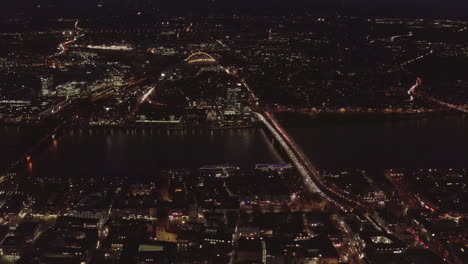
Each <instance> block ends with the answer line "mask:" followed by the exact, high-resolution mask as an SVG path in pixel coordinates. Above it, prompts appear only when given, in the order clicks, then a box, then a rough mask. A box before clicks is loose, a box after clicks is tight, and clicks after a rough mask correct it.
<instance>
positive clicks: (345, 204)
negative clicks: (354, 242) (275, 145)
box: [255, 111, 370, 211]
mask: <svg viewBox="0 0 468 264" xmlns="http://www.w3.org/2000/svg"><path fill="white" fill-rule="evenodd" d="M255 115H256V117H257V119H258V120H260V121H261V122H262V123H263V124H264V125H265V127H266V128H267V129H268V130H269V131H270V132H271V133H272V135H273V136H274V137H275V139H276V140H277V141H278V142H279V143H280V144H281V147H282V148H283V149H284V150H285V152H286V153H287V155H288V157H289V158H290V159H291V161H292V162H293V164H294V166H295V167H296V168H297V170H298V172H299V173H300V174H301V176H302V178H303V181H304V183H305V185H306V187H307V188H308V189H309V191H311V192H314V193H317V194H319V195H320V196H322V197H323V198H325V199H326V200H328V201H330V202H331V203H333V204H335V205H336V206H338V207H339V208H340V209H341V210H343V211H353V210H358V209H359V210H363V211H368V210H369V209H370V208H369V206H367V205H364V204H362V203H361V202H359V201H357V199H355V198H354V197H351V196H350V195H348V194H343V193H341V192H340V191H339V190H335V189H332V188H330V187H328V186H326V185H325V184H324V183H323V182H322V180H321V176H320V173H319V172H318V171H317V169H315V167H314V166H313V165H312V163H311V162H310V160H309V159H308V158H307V156H306V155H305V154H304V152H303V151H302V150H301V149H300V147H299V146H298V145H297V144H296V143H295V142H294V140H293V139H292V138H291V137H290V136H289V135H288V133H287V132H286V131H285V130H284V129H283V128H282V126H281V125H280V124H279V122H278V121H277V120H276V118H275V117H274V116H273V115H272V114H271V113H270V112H268V111H263V112H262V113H260V112H255Z"/></svg>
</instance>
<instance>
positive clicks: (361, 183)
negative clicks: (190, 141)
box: [0, 0, 468, 264]
mask: <svg viewBox="0 0 468 264" xmlns="http://www.w3.org/2000/svg"><path fill="white" fill-rule="evenodd" d="M91 2H92V3H91ZM127 2H128V3H127V4H129V5H128V6H126V8H122V10H120V9H119V10H118V11H116V12H115V13H112V12H111V10H112V9H113V8H116V9H117V8H118V7H117V6H113V5H111V4H109V1H104V0H97V1H86V8H89V14H88V15H82V14H80V15H68V14H69V13H70V10H68V11H67V15H57V14H56V13H55V12H57V10H60V8H61V7H60V6H56V4H54V3H55V2H54V1H36V2H35V3H34V4H33V5H30V6H28V8H27V9H25V11H24V10H23V11H16V12H18V13H15V14H14V15H13V14H9V15H6V16H3V17H1V19H0V47H1V48H0V122H1V125H0V127H1V129H3V130H9V129H14V130H15V131H16V132H15V133H20V132H18V131H20V130H21V129H34V131H35V132H34V136H32V137H31V138H29V137H28V139H26V136H25V137H24V139H22V141H27V142H26V143H23V144H22V146H23V147H22V148H21V150H18V151H16V150H15V151H14V153H15V154H14V155H13V154H9V153H11V152H8V151H12V150H11V149H8V148H9V147H8V146H9V145H8V144H7V143H5V147H3V146H2V148H4V149H5V150H4V151H5V152H2V154H1V155H0V157H2V159H3V157H4V156H5V161H0V165H1V167H0V173H1V174H0V263H67V264H73V263H79V264H83V263H90V264H94V263H98V264H99V263H108V264H112V263H116V264H117V263H142V264H143V263H145V264H146V263H272V264H273V263H330V264H331V263H378V264H381V263H382V264H385V263H389V264H390V263H408V264H410V263H413V264H422V263H424V264H426V263H428V264H431V263H434V264H438V263H449V264H462V263H468V256H467V254H468V222H467V217H468V203H467V200H468V199H467V198H468V186H467V182H468V181H467V177H468V171H467V170H468V167H450V166H449V167H442V168H439V167H437V166H433V164H427V166H426V167H422V168H390V167H387V168H385V170H383V171H381V172H379V173H374V172H372V171H368V170H367V169H364V168H362V169H357V168H341V167H339V166H336V167H323V166H316V165H315V164H314V160H313V159H312V158H311V155H310V153H309V151H306V150H305V149H303V148H302V146H301V144H299V143H298V142H296V139H295V138H294V137H293V134H294V133H291V131H290V130H289V129H288V128H289V126H288V124H289V123H309V122H313V121H314V120H316V119H321V118H322V119H323V118H325V119H331V120H335V121H333V122H341V121H340V120H342V119H343V118H348V117H358V118H376V119H383V118H403V119H418V120H419V119H427V118H431V117H433V116H438V117H440V116H442V117H443V118H445V117H453V116H455V117H457V118H460V120H462V121H461V122H465V123H466V121H465V118H466V113H467V112H468V89H467V87H468V78H467V77H468V76H467V75H466V69H467V65H468V29H467V28H468V20H466V19H455V18H453V19H452V18H451V19H447V18H444V19H442V18H412V17H407V16H406V17H404V18H395V17H389V16H378V17H370V16H352V15H348V14H339V13H337V12H332V13H331V14H329V13H327V14H326V15H325V14H323V15H317V14H312V13H301V14H289V13H288V14H281V15H276V14H268V15H253V14H248V13H247V12H246V13H239V14H229V15H228V14H220V13H216V12H215V11H216V8H215V6H216V1H208V2H209V3H210V4H208V6H209V7H210V8H212V9H209V10H208V12H207V14H206V15H198V14H190V15H183V16H182V15H168V14H164V13H163V12H162V11H160V10H159V9H157V8H156V7H155V6H154V5H152V4H151V1H127ZM122 3H123V2H122ZM77 8H78V7H77ZM123 9H125V11H123ZM12 10H13V9H12ZM14 10H16V9H14ZM19 10H21V9H19ZM41 12H43V13H44V15H40V16H39V15H32V14H38V13H41ZM45 13H48V14H49V13H52V14H53V15H45ZM21 131H22V130H21ZM233 131H234V132H233ZM236 131H237V132H238V131H247V133H253V134H255V135H257V134H258V135H257V136H259V137H262V138H263V139H264V141H265V145H266V146H268V149H269V151H270V152H271V153H273V154H271V155H273V156H274V161H273V160H270V161H268V162H265V160H266V159H265V158H264V157H261V156H260V155H261V154H260V155H259V156H255V155H256V154H250V153H245V154H243V155H245V156H246V159H249V162H250V163H254V164H255V165H254V166H251V167H243V166H241V164H232V161H230V160H227V162H226V163H229V164H216V162H215V161H212V162H207V163H206V164H202V165H197V166H193V165H188V164H184V163H183V162H180V164H177V166H173V165H170V166H167V167H160V169H159V170H154V171H153V170H151V171H150V174H151V175H150V176H149V177H147V176H142V175H139V172H138V171H135V170H130V169H129V170H128V171H124V172H116V173H115V174H112V175H109V174H108V173H101V170H100V169H99V168H101V167H103V166H108V165H106V164H108V163H106V158H108V157H109V156H112V155H121V156H119V158H118V159H119V163H126V162H130V160H138V159H142V160H148V158H147V157H143V155H142V156H141V157H136V156H131V155H130V154H128V155H126V154H125V153H122V151H121V150H119V151H120V152H117V153H118V154H114V153H111V154H109V153H110V152H112V151H114V150H113V148H115V144H117V145H118V144H119V141H117V142H110V141H109V142H106V143H105V145H106V147H105V148H106V151H107V154H106V156H103V157H102V160H101V159H99V160H95V164H94V165H93V166H92V169H93V170H95V171H96V172H95V173H93V174H91V173H89V170H83V171H81V170H78V171H72V170H73V169H69V173H70V174H69V175H66V174H60V175H56V174H53V173H50V174H47V173H41V172H40V171H44V165H41V164H44V163H46V159H48V158H47V155H48V154H47V155H46V153H49V152H54V153H57V154H55V155H56V156H54V157H55V159H57V161H55V160H53V159H52V161H50V162H51V163H48V164H54V163H55V162H57V163H58V160H61V158H57V157H59V156H60V155H63V154H60V146H61V145H63V142H64V141H65V140H67V138H68V139H69V138H72V139H71V140H72V141H73V140H74V139H73V138H74V137H75V135H83V134H89V135H122V133H124V134H125V133H126V134H127V135H128V134H129V135H132V136H134V135H137V136H135V137H138V138H140V137H141V138H158V137H164V138H165V140H167V141H170V142H172V141H171V140H170V138H171V137H174V136H175V137H176V138H178V139H181V140H182V139H183V138H187V137H189V136H190V137H197V135H210V139H211V140H214V139H213V137H215V136H216V135H225V134H228V133H237V132H236ZM2 135H3V134H2ZM194 135H195V136H194ZM213 135H215V136H213ZM346 136H347V135H343V137H346ZM201 137H204V136H200V138H201ZM109 138H110V137H108V138H107V139H106V140H108V139H109ZM117 139H119V136H117ZM195 140H197V139H195ZM349 140H350V141H352V140H353V139H352V138H350V139H349ZM434 140H437V139H434ZM465 140H466V139H465ZM6 141H8V139H7V140H6ZM122 142H123V141H122ZM142 142H146V141H143V140H142ZM226 142H227V140H225V143H221V144H225V145H222V146H221V149H222V151H226V152H229V151H230V150H229V146H227V145H228V143H226ZM465 142H466V141H465ZM2 144H3V143H2ZM86 144H87V143H84V146H82V147H83V148H82V150H83V153H79V154H77V155H76V156H73V158H72V157H65V158H66V159H69V160H70V159H74V160H73V161H72V162H74V163H77V164H80V163H81V162H82V161H81V158H80V157H79V156H82V158H83V159H84V158H85V157H84V156H88V155H90V156H93V157H94V155H93V153H89V152H92V150H91V149H90V150H84V149H86V147H90V145H91V143H89V145H86ZM112 144H114V145H112ZM140 144H142V145H144V144H145V143H141V142H140ZM170 144H173V143H168V145H164V146H168V148H171V145H170ZM230 144H231V143H230ZM246 144H248V143H246V141H245V140H244V141H242V140H239V141H238V142H236V143H234V144H231V145H240V146H242V147H244V145H246ZM428 144H429V143H428ZM158 147H159V146H158ZM11 148H15V149H16V148H19V147H17V146H14V147H11ZM161 148H163V144H161ZM224 148H226V149H227V150H225V149H224ZM245 149H247V147H246V148H245ZM164 151H167V153H168V154H167V157H166V158H167V160H171V159H175V156H182V157H185V159H186V160H190V159H191V158H190V157H192V156H190V155H189V154H188V153H196V154H195V155H200V156H203V155H206V154H207V153H208V152H210V150H208V148H207V149H205V150H204V149H203V147H202V148H201V149H190V147H188V146H186V148H185V149H184V150H183V151H180V152H178V153H176V154H171V153H172V152H171V150H169V149H167V150H164ZM3 153H6V154H3ZM458 154H459V155H460V156H466V152H465V153H458ZM171 155H172V156H171ZM214 155H220V156H222V155H226V154H223V153H219V154H216V153H215V154H214ZM76 157H78V158H76ZM442 157H443V154H442ZM116 159H117V158H115V157H114V159H113V160H114V161H115V160H116ZM350 159H352V157H350ZM252 160H253V161H252ZM152 162H156V161H155V160H150V161H148V163H152ZM168 163H169V161H168ZM171 164H173V163H171ZM190 164H192V163H190ZM466 165H468V164H466ZM41 166H42V167H41ZM51 166H61V165H59V164H54V165H51ZM83 166H84V165H83ZM38 168H41V169H38ZM77 168H79V166H78V167H77ZM158 168H159V167H158ZM148 170H149V169H148Z"/></svg>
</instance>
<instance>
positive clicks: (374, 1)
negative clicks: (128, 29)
mask: <svg viewBox="0 0 468 264" xmlns="http://www.w3.org/2000/svg"><path fill="white" fill-rule="evenodd" d="M97 1H99V0H2V2H3V4H2V5H3V6H1V8H0V9H1V10H2V11H3V13H10V15H11V14H12V13H13V12H14V11H17V10H29V11H30V12H33V11H31V9H30V8H31V7H32V6H34V5H35V4H38V3H39V4H41V5H42V6H43V7H45V6H56V7H57V8H55V11H54V12H60V11H66V12H83V13H86V12H87V11H91V10H92V9H93V8H94V7H95V6H96V3H97ZM104 1H105V2H106V5H107V6H108V7H109V6H112V5H114V6H116V7H120V8H121V9H124V8H125V9H128V8H129V7H132V6H133V7H134V6H138V4H135V3H136V2H140V4H139V5H140V6H142V5H144V2H151V3H152V5H153V6H155V7H157V8H160V9H161V11H168V12H169V11H170V12H179V13H181V14H182V13H196V12H200V13H202V12H203V11H205V10H208V9H209V7H212V8H215V9H216V10H218V11H220V12H224V13H228V12H232V13H243V12H251V13H258V14H261V13H290V12H301V11H308V12H317V13H320V12H323V13H333V12H342V13H348V14H356V15H396V16H398V15H401V16H414V17H419V16H440V17H450V16H456V17H467V18H468V0H229V1H228V0H104ZM210 1H211V2H214V3H210ZM113 9H114V10H115V7H113ZM117 9H118V8H117ZM5 11H6V12H5ZM43 12H49V11H44V10H43Z"/></svg>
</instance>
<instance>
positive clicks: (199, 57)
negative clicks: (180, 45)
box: [184, 51, 217, 64]
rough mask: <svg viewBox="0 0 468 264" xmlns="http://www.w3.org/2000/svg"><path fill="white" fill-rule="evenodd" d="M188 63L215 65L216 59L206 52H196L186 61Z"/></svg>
mask: <svg viewBox="0 0 468 264" xmlns="http://www.w3.org/2000/svg"><path fill="white" fill-rule="evenodd" d="M184 61H185V62H187V63H190V64H193V63H215V62H217V61H216V59H215V58H214V57H213V56H211V55H210V54H208V53H206V52H201V51H200V52H196V53H193V54H191V55H190V56H189V57H188V58H186V59H185V60H184Z"/></svg>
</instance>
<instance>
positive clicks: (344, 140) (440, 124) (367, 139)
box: [280, 115, 468, 171]
mask: <svg viewBox="0 0 468 264" xmlns="http://www.w3.org/2000/svg"><path fill="white" fill-rule="evenodd" d="M280 118H282V119H283V123H284V125H285V127H286V128H287V130H288V131H289V133H290V134H291V135H292V136H293V137H294V138H295V140H296V142H297V143H298V144H299V145H300V146H301V147H302V148H303V150H304V151H305V153H306V154H307V155H308V156H309V158H310V159H311V160H312V162H313V163H314V164H315V165H316V166H317V167H319V168H321V169H335V168H341V169H366V170H379V171H381V170H385V169H389V168H409V169H415V168H416V169H419V168H451V167H453V168H466V167H468V116H463V115H445V116H443V115H433V116H426V117H421V116H420V117H411V116H374V117H370V116H354V117H350V116H348V117H336V116H334V117H319V118H315V119H312V118H308V117H307V118H306V117H302V118H299V120H298V119H297V118H294V119H293V118H291V116H290V115H286V116H282V117H280ZM292 120H294V121H292Z"/></svg>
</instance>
